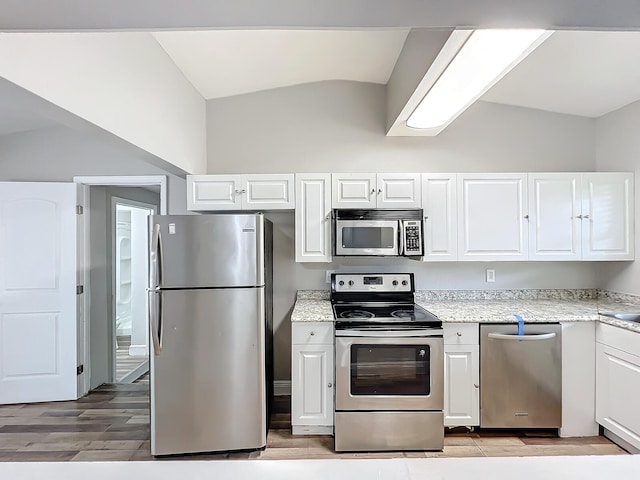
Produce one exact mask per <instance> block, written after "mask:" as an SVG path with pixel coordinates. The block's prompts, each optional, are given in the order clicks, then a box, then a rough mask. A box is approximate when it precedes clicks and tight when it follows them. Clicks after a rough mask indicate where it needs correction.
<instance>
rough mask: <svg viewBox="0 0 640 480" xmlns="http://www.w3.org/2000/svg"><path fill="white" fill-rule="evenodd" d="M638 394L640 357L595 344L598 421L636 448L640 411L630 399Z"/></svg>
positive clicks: (639, 390) (639, 391) (639, 441)
mask: <svg viewBox="0 0 640 480" xmlns="http://www.w3.org/2000/svg"><path fill="white" fill-rule="evenodd" d="M632 334H633V335H637V334H635V333H632ZM638 395H640V357H637V356H635V355H631V354H629V353H626V352H623V351H622V350H618V349H616V348H613V347H610V346H607V345H602V344H599V343H598V344H596V420H597V422H598V423H599V424H600V425H602V426H603V427H605V428H607V429H608V430H610V431H612V432H613V433H615V434H616V435H618V436H619V437H621V438H622V439H623V440H626V441H627V442H629V443H630V444H631V445H633V446H634V447H635V448H640V410H639V409H638V408H636V406H635V405H634V404H633V402H630V399H634V398H638Z"/></svg>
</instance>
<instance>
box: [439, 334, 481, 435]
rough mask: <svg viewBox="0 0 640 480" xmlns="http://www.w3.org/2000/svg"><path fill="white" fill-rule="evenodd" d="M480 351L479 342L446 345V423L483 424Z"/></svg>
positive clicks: (467, 425) (462, 424) (454, 424)
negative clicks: (481, 419)
mask: <svg viewBox="0 0 640 480" xmlns="http://www.w3.org/2000/svg"><path fill="white" fill-rule="evenodd" d="M479 359H480V353H479V347H478V345H445V347H444V424H445V426H447V427H453V426H466V427H471V426H476V425H480V362H479Z"/></svg>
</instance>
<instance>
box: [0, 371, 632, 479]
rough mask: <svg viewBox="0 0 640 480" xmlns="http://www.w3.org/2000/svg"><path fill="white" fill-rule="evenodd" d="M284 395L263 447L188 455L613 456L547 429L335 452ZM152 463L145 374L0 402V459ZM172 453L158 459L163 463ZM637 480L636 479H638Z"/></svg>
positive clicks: (607, 446) (603, 447)
mask: <svg viewBox="0 0 640 480" xmlns="http://www.w3.org/2000/svg"><path fill="white" fill-rule="evenodd" d="M290 419H291V416H290V399H289V398H288V397H276V400H275V401H274V405H273V415H272V421H271V428H270V430H269V434H268V436H267V448H266V449H265V450H263V451H255V452H239V453H222V454H209V455H192V456H188V457H181V458H183V459H187V460H190V461H199V460H223V459H235V460H249V459H251V460H254V459H278V460H283V459H285V460H296V459H362V458H366V459H406V458H429V457H440V458H449V457H508V456H513V457H523V456H527V457H528V456H559V455H561V456H572V455H620V456H626V452H625V451H624V450H622V449H621V448H619V447H618V446H616V445H615V444H613V443H611V442H610V441H609V440H607V439H606V438H604V437H584V438H567V439H562V438H557V437H555V436H554V435H552V434H551V432H541V433H526V432H503V431H480V432H472V433H468V432H466V431H464V430H461V431H458V432H449V433H447V435H446V437H445V447H444V450H443V451H442V452H377V453H335V452H334V451H333V439H332V437H327V436H298V435H296V436H293V435H291V433H290V430H291V425H290ZM130 460H138V461H139V460H149V461H153V460H154V458H153V457H151V455H150V452H149V384H148V377H146V376H145V377H143V378H142V379H140V381H138V382H136V383H133V384H129V385H103V386H101V387H100V388H98V389H96V390H95V391H93V392H91V393H90V394H89V395H87V396H86V397H84V398H81V399H79V400H77V401H74V402H51V403H39V404H29V405H7V406H1V407H0V462H61V461H130ZM172 460H175V458H173V459H161V461H163V462H167V461H172ZM639 478H640V477H639Z"/></svg>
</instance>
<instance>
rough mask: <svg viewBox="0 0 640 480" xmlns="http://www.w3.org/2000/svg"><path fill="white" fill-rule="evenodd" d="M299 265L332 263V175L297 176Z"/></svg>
mask: <svg viewBox="0 0 640 480" xmlns="http://www.w3.org/2000/svg"><path fill="white" fill-rule="evenodd" d="M295 217H296V232H295V236H296V262H330V261H331V175H330V174H328V173H326V174H322V173H317V174H300V175H296V212H295Z"/></svg>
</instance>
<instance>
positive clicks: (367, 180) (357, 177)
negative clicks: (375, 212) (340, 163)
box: [331, 173, 378, 208]
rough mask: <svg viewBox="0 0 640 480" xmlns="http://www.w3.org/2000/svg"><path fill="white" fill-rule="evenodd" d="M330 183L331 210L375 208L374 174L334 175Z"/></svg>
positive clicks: (375, 185)
mask: <svg viewBox="0 0 640 480" xmlns="http://www.w3.org/2000/svg"><path fill="white" fill-rule="evenodd" d="M331 181H332V185H331V187H332V188H331V199H332V200H331V206H332V207H333V208H376V202H377V196H378V195H377V189H376V187H377V184H376V174H375V173H334V174H332V175H331Z"/></svg>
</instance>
